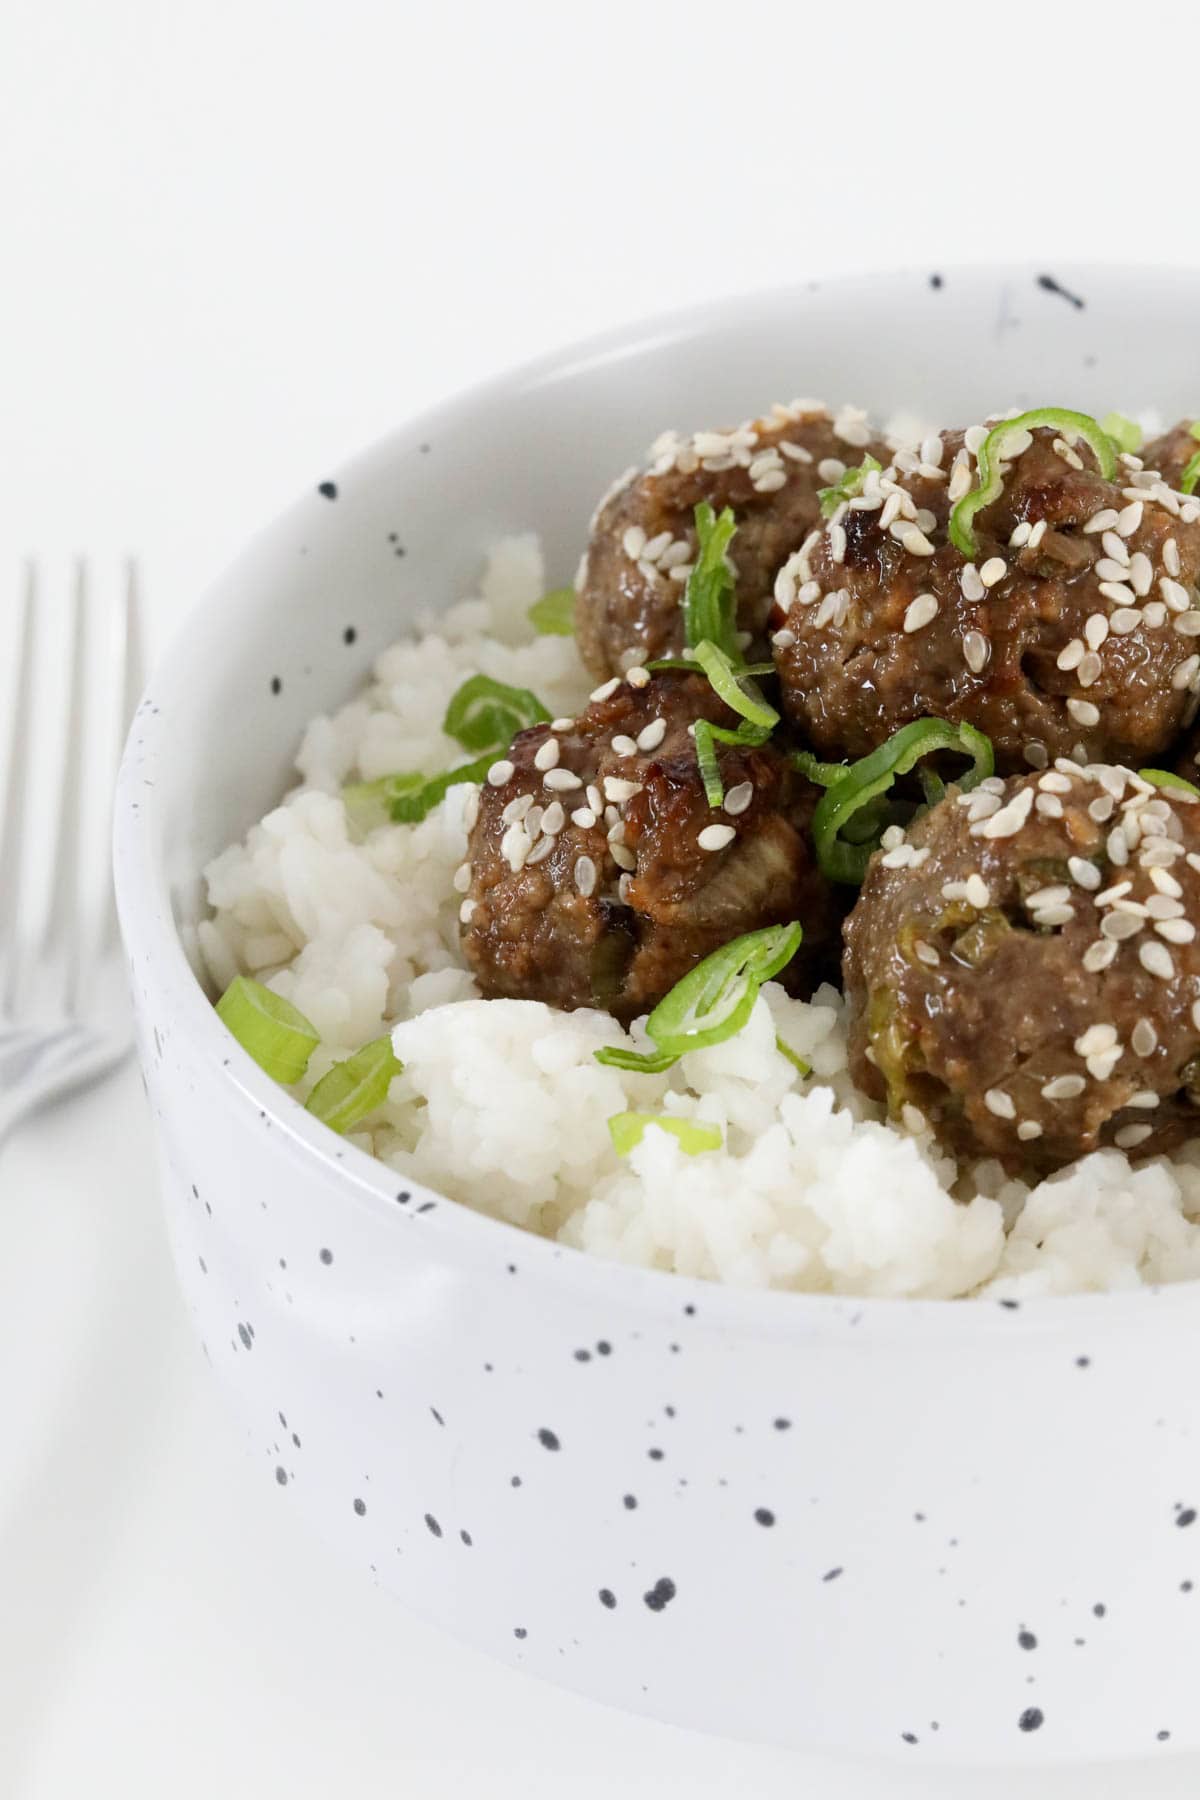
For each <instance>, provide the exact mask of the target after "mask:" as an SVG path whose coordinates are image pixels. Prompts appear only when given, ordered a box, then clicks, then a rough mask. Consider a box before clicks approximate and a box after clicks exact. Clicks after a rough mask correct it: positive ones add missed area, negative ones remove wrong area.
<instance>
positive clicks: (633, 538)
mask: <svg viewBox="0 0 1200 1800" xmlns="http://www.w3.org/2000/svg"><path fill="white" fill-rule="evenodd" d="M645 545H646V533H645V532H644V531H643V530H642V527H641V526H640V525H630V526H629V527H628V528H627V530H626V532H625V535H624V537H623V538H622V539H621V548H622V549H623V550H624V552H625V554H626V556H627V557H629V559H630V561H631V562H636V561H637V560H638V558H639V556H640V555H641V554H642V551H643V550H644V548H645Z"/></svg>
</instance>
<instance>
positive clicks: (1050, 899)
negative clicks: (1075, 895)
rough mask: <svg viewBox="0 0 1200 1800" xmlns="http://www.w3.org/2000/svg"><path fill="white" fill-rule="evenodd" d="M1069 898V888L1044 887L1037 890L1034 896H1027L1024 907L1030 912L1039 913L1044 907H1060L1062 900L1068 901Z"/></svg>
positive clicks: (1060, 886)
mask: <svg viewBox="0 0 1200 1800" xmlns="http://www.w3.org/2000/svg"><path fill="white" fill-rule="evenodd" d="M1070 898H1071V890H1070V888H1069V887H1064V886H1062V885H1059V886H1057V887H1044V888H1038V890H1037V892H1036V893H1034V894H1029V895H1027V896H1026V899H1025V905H1026V906H1027V907H1028V908H1029V909H1030V911H1033V912H1040V911H1041V909H1042V907H1044V906H1061V905H1062V903H1063V901H1064V900H1069V899H1070Z"/></svg>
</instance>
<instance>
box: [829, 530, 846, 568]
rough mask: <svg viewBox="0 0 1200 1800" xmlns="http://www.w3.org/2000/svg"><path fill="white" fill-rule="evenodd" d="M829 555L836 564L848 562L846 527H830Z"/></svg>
mask: <svg viewBox="0 0 1200 1800" xmlns="http://www.w3.org/2000/svg"><path fill="white" fill-rule="evenodd" d="M829 554H830V556H831V557H832V559H833V561H834V562H835V563H840V562H845V560H846V528H845V526H844V525H831V526H830V527H829Z"/></svg>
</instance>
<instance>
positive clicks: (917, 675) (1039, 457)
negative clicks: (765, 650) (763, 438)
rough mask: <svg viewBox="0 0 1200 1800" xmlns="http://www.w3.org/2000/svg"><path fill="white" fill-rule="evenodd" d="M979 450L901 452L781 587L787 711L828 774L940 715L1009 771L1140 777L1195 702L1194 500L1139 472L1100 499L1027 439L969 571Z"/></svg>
mask: <svg viewBox="0 0 1200 1800" xmlns="http://www.w3.org/2000/svg"><path fill="white" fill-rule="evenodd" d="M984 435H985V433H984V428H983V427H982V426H976V427H973V428H972V430H971V431H968V432H966V433H965V434H964V433H961V432H955V433H952V434H948V435H947V436H946V437H944V438H931V439H928V440H927V441H926V442H925V443H924V444H923V445H922V446H921V450H920V452H919V459H918V453H916V452H900V453H898V454H897V456H896V458H895V461H894V463H893V465H892V467H891V468H889V469H887V470H884V471H883V472H882V474H875V473H870V474H868V475H867V476H866V477H865V479H864V481H863V484H862V491H861V493H859V494H856V495H854V496H853V497H851V498H850V499H849V500H848V501H846V502H844V503H843V504H842V505H841V506H840V507H839V508H838V510H837V511H836V512H835V513H834V515H833V516H832V518H831V519H830V520H829V522H828V523H827V524H826V525H825V527H824V528H823V529H822V530H821V532H820V533H819V535H816V536H814V537H813V538H812V539H811V540H810V541H809V542H808V543H807V544H806V545H804V546H802V547H801V549H800V550H799V551H798V552H797V553H796V555H795V556H793V557H792V558H790V560H789V561H788V563H787V564H786V565H785V567H784V568H783V569H782V570H781V571H780V575H779V579H778V582H777V584H776V589H775V593H776V609H775V614H774V620H773V622H774V624H775V625H776V627H777V629H776V631H775V634H774V654H775V661H776V665H777V667H778V670H779V674H780V678H781V681H782V684H783V705H784V708H785V710H786V711H787V713H788V714H789V716H790V717H791V718H792V719H793V720H794V721H795V723H796V724H797V725H798V726H799V727H800V728H801V729H802V730H803V731H804V732H805V733H806V734H807V735H808V737H809V739H810V740H811V742H812V743H813V745H814V747H815V748H816V749H818V750H819V751H820V752H821V753H822V754H824V755H827V756H828V755H832V756H837V757H844V756H847V755H849V756H860V755H863V754H865V752H866V751H868V750H870V749H872V748H874V746H875V745H876V744H879V743H882V742H883V741H884V740H885V739H886V738H887V737H889V736H890V734H891V733H892V732H893V731H895V730H896V729H897V727H898V726H901V725H904V724H907V723H908V722H909V721H910V720H912V719H918V718H921V717H922V716H926V715H940V716H942V717H945V718H949V719H954V720H957V721H966V722H968V723H970V724H972V725H975V726H977V727H978V728H979V729H980V730H981V731H985V732H986V733H987V734H988V736H989V737H990V738H991V740H992V743H993V745H994V747H995V751H996V763H997V767H998V768H999V769H1001V770H1002V771H1003V772H1005V773H1016V772H1018V771H1020V770H1021V769H1024V768H1029V767H1032V768H1044V767H1046V766H1047V765H1048V764H1049V763H1051V762H1053V761H1054V759H1055V758H1056V757H1058V756H1064V755H1073V756H1077V757H1080V758H1084V759H1086V758H1089V757H1090V758H1094V759H1100V760H1105V761H1120V762H1131V763H1135V764H1138V763H1144V762H1147V761H1152V760H1153V759H1154V758H1155V757H1156V756H1158V755H1159V754H1160V753H1161V752H1162V751H1163V750H1164V749H1165V748H1166V747H1167V746H1168V745H1170V743H1171V742H1172V740H1173V738H1174V737H1175V735H1176V733H1177V732H1178V731H1179V729H1180V727H1181V726H1182V725H1184V724H1185V723H1186V721H1187V719H1188V718H1189V716H1190V714H1191V712H1192V711H1194V708H1195V695H1196V693H1197V690H1198V689H1200V656H1198V655H1197V653H1196V652H1197V649H1198V648H1200V646H1198V645H1197V637H1198V635H1200V598H1198V597H1197V579H1198V577H1200V523H1198V521H1200V502H1190V501H1183V500H1181V499H1180V497H1179V495H1177V494H1175V493H1173V492H1172V491H1171V490H1170V489H1169V488H1168V487H1167V486H1166V484H1165V483H1164V482H1163V481H1162V480H1161V479H1160V478H1159V477H1158V476H1157V475H1155V474H1154V473H1152V472H1150V471H1148V470H1144V469H1143V468H1142V467H1141V463H1140V461H1139V459H1138V458H1136V457H1124V458H1122V459H1121V461H1120V463H1119V464H1118V469H1117V478H1116V480H1115V481H1112V482H1108V481H1105V480H1104V479H1103V478H1102V477H1101V476H1100V475H1099V473H1098V472H1097V471H1096V469H1095V467H1094V462H1093V458H1092V453H1091V451H1090V450H1089V449H1088V448H1087V447H1086V446H1085V445H1082V444H1081V445H1080V446H1079V448H1078V450H1075V449H1072V448H1071V446H1070V445H1068V444H1067V443H1065V442H1064V441H1063V440H1062V439H1061V438H1059V437H1057V436H1056V434H1055V432H1054V431H1052V430H1045V429H1042V430H1038V431H1035V432H1034V433H1033V434H1032V436H1031V435H1030V434H1029V433H1025V434H1024V436H1025V439H1026V444H1025V448H1024V449H1021V448H1020V445H1019V442H1018V443H1017V444H1015V445H1014V446H1013V447H1014V449H1015V450H1016V452H1017V453H1016V454H1015V455H1014V456H1013V457H1012V460H1011V461H1010V462H1009V464H1008V465H1007V468H1006V471H1005V473H1004V483H1003V490H1002V492H1001V494H1000V497H999V498H998V499H997V500H995V501H994V502H993V503H992V505H990V506H988V507H986V508H985V509H984V510H982V511H981V512H980V513H978V514H977V515H976V517H975V520H974V530H975V534H976V540H977V544H978V553H977V555H976V557H975V559H974V560H973V561H971V560H969V559H968V558H966V557H964V556H963V555H962V554H961V552H960V551H959V550H957V549H956V548H955V546H954V545H953V544H952V543H951V542H950V540H949V536H948V530H947V522H948V518H949V514H950V511H951V508H952V506H953V505H954V503H955V502H956V501H957V500H958V499H959V498H961V497H962V496H963V495H964V494H965V493H966V492H968V491H969V490H970V488H972V487H973V486H974V485H975V483H976V481H977V471H976V467H975V457H974V451H975V449H976V448H977V446H978V444H979V443H981V442H982V439H983V436H984Z"/></svg>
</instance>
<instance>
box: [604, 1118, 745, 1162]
mask: <svg viewBox="0 0 1200 1800" xmlns="http://www.w3.org/2000/svg"><path fill="white" fill-rule="evenodd" d="M651 1125H657V1127H658V1129H659V1130H660V1131H668V1132H670V1134H671V1136H672V1137H673V1138H678V1139H679V1144H680V1148H681V1149H682V1150H684V1151H686V1153H687V1154H688V1156H698V1155H699V1154H700V1152H701V1151H702V1150H719V1149H720V1148H721V1145H722V1144H723V1142H724V1139H723V1138H722V1136H721V1129H720V1126H718V1125H701V1124H698V1123H697V1122H696V1120H695V1119H677V1118H674V1117H673V1116H672V1114H670V1113H638V1112H623V1113H614V1114H613V1116H612V1118H611V1119H610V1120H609V1121H608V1130H609V1135H610V1136H611V1138H612V1141H613V1149H614V1150H615V1151H616V1153H617V1155H618V1156H628V1155H629V1152H630V1151H631V1150H632V1149H633V1147H634V1145H635V1144H640V1143H641V1141H642V1139H643V1138H644V1137H645V1135H646V1130H647V1127H649V1126H651Z"/></svg>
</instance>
